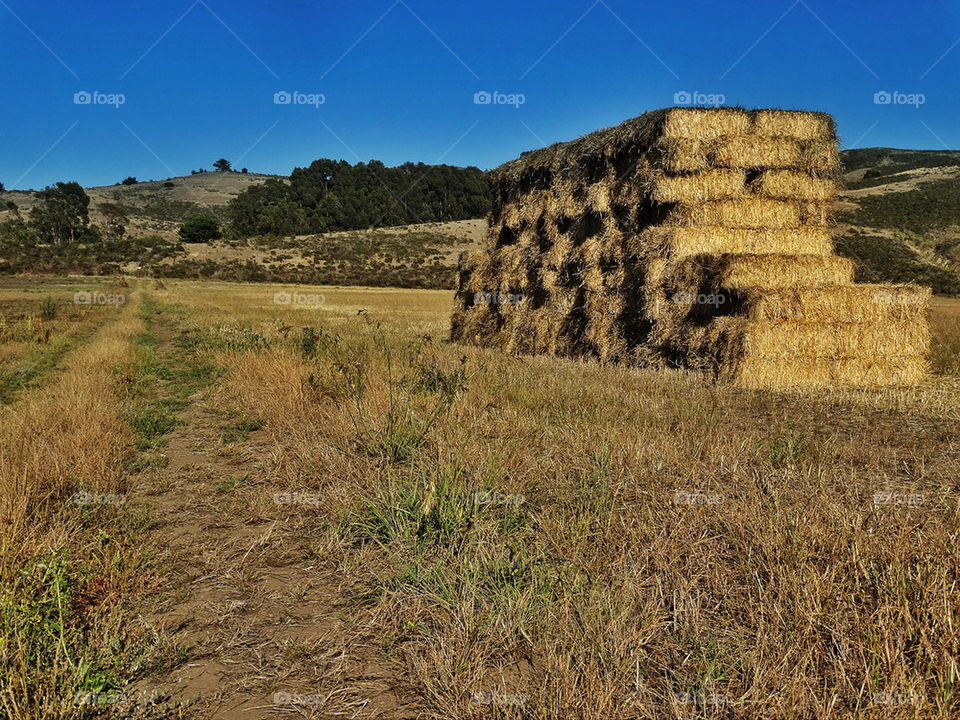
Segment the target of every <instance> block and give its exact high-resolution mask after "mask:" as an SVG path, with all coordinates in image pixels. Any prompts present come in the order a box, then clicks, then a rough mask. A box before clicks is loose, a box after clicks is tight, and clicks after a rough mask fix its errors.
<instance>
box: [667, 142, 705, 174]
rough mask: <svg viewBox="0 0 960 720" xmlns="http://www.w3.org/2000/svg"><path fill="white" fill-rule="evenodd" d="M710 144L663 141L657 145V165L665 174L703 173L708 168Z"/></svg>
mask: <svg viewBox="0 0 960 720" xmlns="http://www.w3.org/2000/svg"><path fill="white" fill-rule="evenodd" d="M709 150H710V144H709V143H707V142H704V141H701V140H685V139H682V138H678V139H675V140H663V141H661V142H660V143H658V145H657V152H658V154H659V158H658V163H657V164H658V165H659V166H660V167H661V168H662V169H663V170H666V171H667V172H672V173H694V172H703V171H704V170H706V169H708V168H709V167H710V157H709Z"/></svg>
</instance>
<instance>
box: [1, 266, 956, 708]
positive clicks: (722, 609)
mask: <svg viewBox="0 0 960 720" xmlns="http://www.w3.org/2000/svg"><path fill="white" fill-rule="evenodd" d="M111 283H112V281H108V280H84V279H76V278H74V279H70V280H60V281H53V280H49V279H48V280H46V281H45V283H44V284H43V285H39V284H36V283H31V281H29V280H24V279H17V280H4V281H3V283H2V285H0V317H2V321H0V333H2V337H0V340H2V351H0V398H2V402H3V405H2V406H0V490H2V497H0V579H2V590H0V717H10V718H15V719H17V720H20V719H21V718H68V717H69V718H84V717H130V718H147V717H151V718H152V717H185V718H216V717H222V718H233V717H244V718H273V717H295V716H297V715H300V716H303V717H316V718H330V717H357V718H362V717H377V718H419V717H424V718H460V717H463V718H473V717H496V718H521V717H522V718H558V719H561V718H562V719H567V718H605V719H617V718H651V719H652V718H658V719H659V718H760V717H762V718H797V717H809V718H900V717H903V718H952V717H956V716H957V715H958V714H960V697H958V695H957V686H958V682H960V668H958V664H957V662H958V655H960V630H958V622H960V586H958V567H960V549H958V543H957V539H958V529H960V513H958V493H960V429H958V424H957V423H958V419H960V385H958V377H960V303H958V302H956V301H950V300H938V301H936V307H935V308H934V311H933V316H932V323H933V328H934V337H935V340H934V347H933V350H932V353H931V363H932V365H933V368H934V371H935V372H934V374H933V375H932V376H931V379H930V381H929V382H928V383H927V384H925V385H924V386H922V387H918V388H911V389H900V390H879V391H842V392H832V393H817V394H803V393H769V392H753V391H750V392H747V391H744V390H738V389H736V388H732V387H726V386H717V385H712V384H708V383H706V382H704V381H703V380H702V379H700V378H699V377H697V376H694V375H692V374H688V373H681V372H659V371H648V370H635V369H625V368H620V367H604V366H601V365H599V364H596V363H581V362H573V361H568V360H559V359H553V358H543V357H525V358H516V357H508V356H504V355H502V354H500V353H498V352H494V351H486V350H481V349H476V348H467V347H461V346H457V345H452V344H450V343H448V342H447V341H446V336H447V333H448V327H449V324H448V323H449V312H450V309H451V306H452V297H451V295H452V294H451V293H449V292H445V291H414V290H390V289H364V288H347V289H344V288H311V287H303V286H300V287H296V288H293V287H283V286H270V285H252V284H251V285H244V284H228V283H214V282H188V281H164V283H165V284H164V283H156V282H154V281H152V280H139V281H135V282H134V281H131V286H130V287H129V288H121V287H116V286H115V285H113V284H111ZM97 289H99V290H100V291H101V292H102V293H103V294H104V295H103V296H104V297H107V296H109V295H110V294H114V295H122V296H123V298H124V300H123V303H122V304H118V303H116V302H115V303H114V304H104V305H97V304H95V303H91V304H86V305H77V304H75V303H74V293H76V292H80V291H84V290H97ZM46 297H49V298H51V299H52V300H53V301H54V302H55V304H56V307H55V309H54V310H53V311H52V312H53V315H52V316H51V310H50V302H49V301H48V302H47V309H46V310H45V311H44V312H41V304H42V302H43V300H44V298H46ZM44 315H46V317H45V316H44Z"/></svg>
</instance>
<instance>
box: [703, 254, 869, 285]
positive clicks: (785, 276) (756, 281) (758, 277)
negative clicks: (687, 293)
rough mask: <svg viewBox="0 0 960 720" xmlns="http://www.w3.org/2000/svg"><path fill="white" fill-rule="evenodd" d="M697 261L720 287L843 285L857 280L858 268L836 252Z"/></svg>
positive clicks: (729, 256)
mask: <svg viewBox="0 0 960 720" xmlns="http://www.w3.org/2000/svg"><path fill="white" fill-rule="evenodd" d="M695 262H699V263H700V264H701V266H704V267H705V269H706V271H707V273H708V276H712V277H713V278H714V283H715V287H717V288H718V289H722V288H731V289H737V288H764V289H767V288H785V287H797V286H803V287H813V286H817V285H843V284H845V283H849V282H851V281H852V280H853V271H854V267H855V266H854V262H853V260H850V259H849V258H845V257H836V256H833V255H774V254H770V255H725V256H720V257H719V258H718V259H717V260H716V261H714V262H711V261H706V262H704V261H699V259H698V260H697V261H695Z"/></svg>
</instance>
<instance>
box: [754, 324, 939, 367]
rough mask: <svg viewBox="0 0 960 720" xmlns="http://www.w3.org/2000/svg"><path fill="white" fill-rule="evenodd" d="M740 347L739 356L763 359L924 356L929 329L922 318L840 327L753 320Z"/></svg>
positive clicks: (928, 338) (838, 325)
mask: <svg viewBox="0 0 960 720" xmlns="http://www.w3.org/2000/svg"><path fill="white" fill-rule="evenodd" d="M739 343H740V347H741V350H742V352H744V353H746V354H749V355H759V356H764V357H773V356H782V357H788V358H789V357H792V356H794V355H803V356H807V357H811V356H812V357H868V358H869V357H877V356H887V355H923V354H925V353H926V352H927V348H928V347H929V343H930V326H929V324H928V323H927V322H926V321H925V320H923V319H922V318H915V319H913V320H905V321H899V322H897V321H876V322H839V323H831V322H820V321H810V320H788V321H786V322H772V321H769V320H760V321H756V320H753V321H747V322H746V323H745V325H744V326H743V328H742V331H741V335H740V339H739Z"/></svg>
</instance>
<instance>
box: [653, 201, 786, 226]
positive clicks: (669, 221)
mask: <svg viewBox="0 0 960 720" xmlns="http://www.w3.org/2000/svg"><path fill="white" fill-rule="evenodd" d="M663 224H664V225H669V226H688V227H696V226H700V227H702V226H704V225H712V226H722V227H735V228H764V229H774V228H788V227H797V226H799V225H800V208H799V206H798V205H797V203H793V202H786V201H784V200H770V199H768V198H748V199H744V200H718V201H715V202H706V203H700V204H696V205H677V206H676V207H674V208H673V210H671V211H670V212H669V214H668V215H667V217H666V219H665V220H664V223H663Z"/></svg>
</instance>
